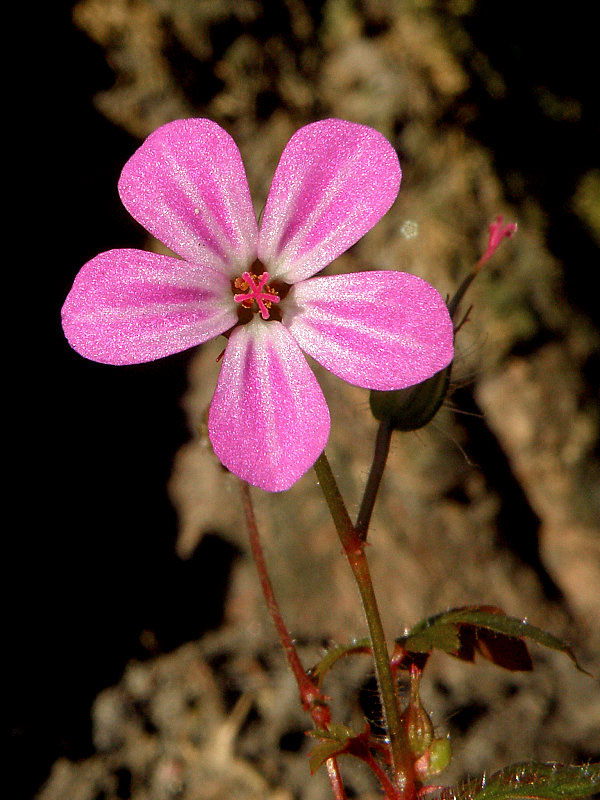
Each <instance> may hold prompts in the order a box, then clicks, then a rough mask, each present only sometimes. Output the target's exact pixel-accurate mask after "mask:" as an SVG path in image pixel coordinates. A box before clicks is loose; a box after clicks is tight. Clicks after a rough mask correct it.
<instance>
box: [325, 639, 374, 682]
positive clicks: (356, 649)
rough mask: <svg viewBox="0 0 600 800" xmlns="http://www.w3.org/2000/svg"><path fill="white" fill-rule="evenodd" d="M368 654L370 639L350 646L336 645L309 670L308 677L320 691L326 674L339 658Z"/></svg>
mask: <svg viewBox="0 0 600 800" xmlns="http://www.w3.org/2000/svg"><path fill="white" fill-rule="evenodd" d="M370 652H371V641H370V639H357V640H356V641H354V642H352V643H351V644H341V645H337V646H336V647H332V648H330V649H329V650H328V651H327V652H326V653H325V655H324V656H323V658H322V659H321V660H320V661H319V663H318V664H315V666H314V667H313V668H312V669H311V670H310V676H311V678H313V679H314V680H315V681H316V683H317V686H318V688H319V689H320V688H321V685H322V683H323V678H324V677H325V675H326V673H327V672H329V670H330V669H331V668H332V667H333V666H334V664H336V663H337V662H338V661H339V660H340V659H341V658H345V657H346V656H349V655H354V654H356V653H370Z"/></svg>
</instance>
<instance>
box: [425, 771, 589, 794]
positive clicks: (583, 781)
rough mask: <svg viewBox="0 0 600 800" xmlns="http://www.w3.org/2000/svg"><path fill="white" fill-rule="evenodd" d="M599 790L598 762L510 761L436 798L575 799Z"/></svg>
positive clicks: (444, 791)
mask: <svg viewBox="0 0 600 800" xmlns="http://www.w3.org/2000/svg"><path fill="white" fill-rule="evenodd" d="M598 791H600V763H597V764H585V765H583V766H567V765H563V764H532V763H523V764H513V765H511V766H510V767H505V768H504V769H501V770H500V771H499V772H496V773H494V774H493V775H492V776H491V777H489V778H486V777H485V776H484V777H482V778H478V779H475V780H471V781H469V782H468V783H465V784H463V785H462V786H460V787H459V788H458V789H456V790H455V789H450V788H449V789H444V790H443V791H442V793H441V794H440V796H439V800H521V798H523V799H524V800H578V798H586V797H590V796H591V795H593V794H595V793H596V792H598Z"/></svg>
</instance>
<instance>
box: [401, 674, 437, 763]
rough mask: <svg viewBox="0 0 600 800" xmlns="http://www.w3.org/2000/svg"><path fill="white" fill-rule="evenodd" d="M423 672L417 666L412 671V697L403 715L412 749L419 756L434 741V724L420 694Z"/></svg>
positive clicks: (402, 718) (402, 719)
mask: <svg viewBox="0 0 600 800" xmlns="http://www.w3.org/2000/svg"><path fill="white" fill-rule="evenodd" d="M421 674H422V673H421V670H419V669H418V668H417V667H413V668H412V669H411V671H410V697H409V701H408V706H407V707H406V709H405V710H404V711H403V713H402V716H401V721H402V724H403V726H404V729H405V731H406V736H407V739H408V743H409V745H410V749H411V750H412V752H413V755H415V756H416V757H417V758H418V757H419V756H422V755H423V754H424V753H425V752H426V751H427V749H428V748H429V746H430V745H431V743H432V742H433V724H432V722H431V719H430V718H429V714H428V713H427V711H425V709H424V708H423V704H422V703H421V698H420V696H419V685H420V683H421Z"/></svg>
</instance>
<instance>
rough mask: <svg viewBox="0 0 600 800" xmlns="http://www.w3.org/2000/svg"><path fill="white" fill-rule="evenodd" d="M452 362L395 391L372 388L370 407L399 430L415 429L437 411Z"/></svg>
mask: <svg viewBox="0 0 600 800" xmlns="http://www.w3.org/2000/svg"><path fill="white" fill-rule="evenodd" d="M451 366H452V365H451V364H449V365H448V366H447V367H445V368H444V369H442V370H440V371H439V372H436V373H435V375H432V377H431V378H428V379H427V380H426V381H423V382H422V383H417V384H416V385H415V386H409V387H408V388H407V389H397V390H396V391H393V392H377V391H372V392H371V396H370V399H369V403H370V405H371V411H372V413H373V416H374V417H375V419H378V420H379V421H380V422H385V421H386V420H387V421H389V423H390V425H391V427H392V428H393V429H394V430H397V431H416V430H418V429H419V428H422V427H423V426H424V425H427V423H428V422H430V421H431V420H432V419H433V417H434V416H435V415H436V414H437V412H438V411H439V409H440V406H441V405H442V403H443V402H444V398H445V396H446V393H447V391H448V386H449V385H450V369H451Z"/></svg>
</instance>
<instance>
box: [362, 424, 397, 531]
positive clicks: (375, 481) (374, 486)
mask: <svg viewBox="0 0 600 800" xmlns="http://www.w3.org/2000/svg"><path fill="white" fill-rule="evenodd" d="M392 433H393V429H392V425H391V423H390V420H389V419H388V420H383V421H382V422H380V423H379V428H378V429H377V438H376V439H375V452H374V453H373V462H372V464H371V471H370V472H369V479H368V480H367V485H366V487H365V493H364V495H363V499H362V503H361V504H360V511H359V512H358V518H357V520H356V533H357V534H358V536H359V537H360V538H361V539H362V540H363V541H366V539H367V533H368V530H369V524H370V522H371V515H372V514H373V508H374V506H375V500H376V499H377V492H378V491H379V485H380V483H381V479H382V477H383V471H384V470H385V465H386V463H387V458H388V455H389V452H390V443H391V441H392Z"/></svg>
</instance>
